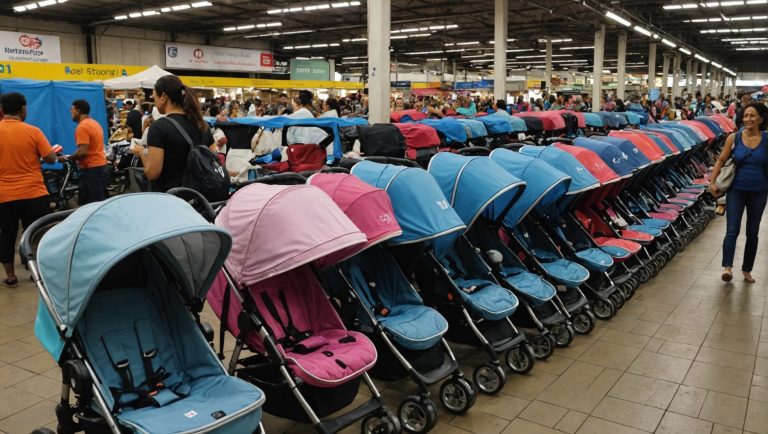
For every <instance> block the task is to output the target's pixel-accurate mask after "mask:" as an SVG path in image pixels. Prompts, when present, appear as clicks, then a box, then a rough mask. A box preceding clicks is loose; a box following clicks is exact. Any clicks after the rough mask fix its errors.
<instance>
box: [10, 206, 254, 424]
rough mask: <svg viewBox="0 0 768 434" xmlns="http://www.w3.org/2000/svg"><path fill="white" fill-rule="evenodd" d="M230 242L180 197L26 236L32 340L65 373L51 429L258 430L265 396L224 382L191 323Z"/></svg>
mask: <svg viewBox="0 0 768 434" xmlns="http://www.w3.org/2000/svg"><path fill="white" fill-rule="evenodd" d="M140 220H143V221H151V222H152V224H150V225H136V224H135V223H136V222H137V221H140ZM115 227H119V228H126V227H130V228H133V230H131V231H115V230H114V228H115ZM41 236H42V239H40V237H41ZM37 240H40V241H39V246H37V247H36V246H35V243H36V242H37ZM231 244H232V241H231V238H230V236H229V234H228V233H227V232H226V231H224V230H223V229H220V228H217V227H215V226H212V225H210V224H209V223H208V222H206V221H205V220H204V219H203V218H202V217H201V216H200V215H199V214H198V213H197V212H196V211H195V210H194V209H192V208H191V207H190V206H189V205H187V204H186V203H184V202H183V201H182V200H180V199H177V198H175V197H172V196H169V195H165V194H156V193H143V194H131V195H124V196H117V197H114V198H112V199H109V200H106V201H104V202H99V203H94V204H89V205H86V206H84V207H81V208H79V209H77V210H76V211H74V212H72V211H69V212H62V213H56V214H51V215H49V216H46V217H44V218H42V219H40V220H38V221H36V222H35V223H33V224H32V225H31V226H30V227H29V228H28V229H27V231H26V232H25V233H24V235H23V237H22V242H21V253H22V256H23V258H24V260H25V261H26V263H27V265H28V266H29V269H30V271H31V272H32V276H33V278H34V280H35V283H36V284H37V287H38V290H39V292H40V299H41V301H40V304H39V306H38V313H37V318H36V320H35V335H36V336H37V337H38V339H39V340H40V342H41V343H42V344H43V346H44V347H45V348H46V350H48V352H49V353H50V354H51V355H52V356H53V358H54V359H55V360H56V361H57V362H58V363H59V365H60V366H61V369H62V376H63V381H62V393H61V401H60V403H59V404H58V405H57V407H56V416H57V419H58V429H57V431H58V432H59V433H75V432H79V431H85V432H86V433H108V432H111V433H113V434H121V433H152V434H155V433H171V432H185V433H221V434H224V433H233V434H235V433H252V432H262V429H261V426H260V419H261V406H262V404H263V403H264V400H265V397H264V394H263V393H262V392H261V390H259V389H258V388H256V387H255V386H253V385H251V384H248V383H246V382H244V381H242V380H240V379H238V378H234V377H230V376H228V375H227V373H226V371H225V370H224V367H223V366H222V365H221V363H220V362H219V359H218V358H217V356H216V354H215V353H214V352H213V350H212V348H211V346H210V344H209V342H210V340H212V339H213V336H212V335H213V332H212V330H210V328H209V327H207V326H204V325H201V323H200V322H199V312H200V310H201V309H202V306H203V300H204V297H205V294H206V292H207V291H208V288H209V287H210V285H211V282H212V281H213V279H214V277H215V276H216V273H218V271H219V270H220V269H221V267H222V264H223V263H224V259H225V257H226V256H227V253H228V252H229V249H230V246H231ZM67 258H68V259H67ZM204 330H205V331H204ZM70 392H73V393H74V395H75V397H76V399H77V401H76V403H75V404H72V403H70ZM39 431H40V432H46V431H45V430H39Z"/></svg>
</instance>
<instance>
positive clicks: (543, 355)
mask: <svg viewBox="0 0 768 434" xmlns="http://www.w3.org/2000/svg"><path fill="white" fill-rule="evenodd" d="M531 347H532V348H533V354H534V355H535V356H536V358H537V359H539V360H547V359H548V358H549V356H551V355H552V353H554V352H555V338H553V337H552V336H550V335H549V334H546V335H538V336H534V337H533V338H532V339H531Z"/></svg>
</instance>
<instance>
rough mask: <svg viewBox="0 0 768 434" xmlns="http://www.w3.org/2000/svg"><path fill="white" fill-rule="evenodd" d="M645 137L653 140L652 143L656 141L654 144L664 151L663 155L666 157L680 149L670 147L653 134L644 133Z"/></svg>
mask: <svg viewBox="0 0 768 434" xmlns="http://www.w3.org/2000/svg"><path fill="white" fill-rule="evenodd" d="M645 136H646V137H648V138H649V139H651V140H653V142H654V143H656V146H658V147H659V148H660V149H661V150H662V151H664V155H666V156H667V157H669V156H671V155H675V154H678V153H679V152H680V151H678V150H677V149H672V148H670V147H669V146H667V144H666V143H665V142H664V140H661V138H660V137H657V136H654V135H653V134H646V135H645Z"/></svg>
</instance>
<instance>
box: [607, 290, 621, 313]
mask: <svg viewBox="0 0 768 434" xmlns="http://www.w3.org/2000/svg"><path fill="white" fill-rule="evenodd" d="M608 299H609V300H611V303H613V306H614V307H615V308H616V310H619V309H621V308H622V307H623V306H624V296H623V295H621V293H619V292H618V291H615V292H614V293H612V294H611V295H609V296H608Z"/></svg>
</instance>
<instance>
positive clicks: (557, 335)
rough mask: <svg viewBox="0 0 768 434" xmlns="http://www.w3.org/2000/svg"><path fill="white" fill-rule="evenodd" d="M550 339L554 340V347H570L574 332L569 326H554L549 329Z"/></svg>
mask: <svg viewBox="0 0 768 434" xmlns="http://www.w3.org/2000/svg"><path fill="white" fill-rule="evenodd" d="M549 331H550V333H551V334H552V337H553V338H554V339H555V346H557V347H558V348H565V347H567V346H568V345H571V342H573V337H574V335H575V334H576V332H574V331H573V328H572V327H571V326H570V325H569V324H555V325H553V326H552V327H551V328H550V329H549Z"/></svg>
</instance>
